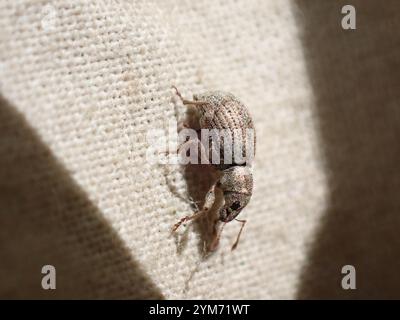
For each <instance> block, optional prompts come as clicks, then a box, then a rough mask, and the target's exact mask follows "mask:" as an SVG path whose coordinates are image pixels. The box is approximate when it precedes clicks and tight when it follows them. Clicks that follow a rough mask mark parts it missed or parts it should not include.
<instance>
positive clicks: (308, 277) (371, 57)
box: [293, 0, 400, 299]
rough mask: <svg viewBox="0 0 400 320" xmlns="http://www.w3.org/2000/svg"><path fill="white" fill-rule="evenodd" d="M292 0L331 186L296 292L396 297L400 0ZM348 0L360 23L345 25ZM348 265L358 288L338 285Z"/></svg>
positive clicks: (399, 288)
mask: <svg viewBox="0 0 400 320" xmlns="http://www.w3.org/2000/svg"><path fill="white" fill-rule="evenodd" d="M293 4H294V6H293V8H294V12H295V14H296V18H297V21H298V24H299V26H300V28H301V29H302V35H301V37H302V38H301V40H302V45H303V48H304V55H305V58H306V63H307V68H308V72H309V77H310V81H311V84H312V87H313V90H314V94H315V99H316V110H315V112H316V117H317V126H318V128H317V129H318V132H319V134H320V146H321V148H322V156H323V161H324V164H325V171H326V174H327V181H328V192H329V195H328V200H327V209H326V212H325V213H324V216H323V218H322V221H321V222H320V227H319V229H318V230H317V231H316V234H315V236H314V239H313V244H312V245H311V249H310V251H309V253H308V258H307V261H306V263H305V266H304V268H303V271H302V276H301V279H300V285H299V288H298V294H297V297H298V298H302V299H308V298H323V299H324V298H334V299H336V298H337V299H347V298H400V276H399V272H400V236H399V234H400V90H399V88H400V59H399V56H400V34H399V30H400V19H399V18H398V14H397V13H398V12H399V10H400V2H399V1H396V0H388V1H385V2H379V1H375V0H357V1H355V0H352V1H316V0H295V1H293ZM346 4H352V5H353V6H354V7H355V8H356V23H357V29H356V30H343V29H342V27H341V19H342V17H343V16H344V15H343V14H341V8H342V7H343V6H344V5H346ZM344 265H353V266H354V267H355V268H356V288H357V289H356V290H343V289H342V286H341V281H342V278H343V276H344V275H343V274H342V273H341V270H342V267H343V266H344Z"/></svg>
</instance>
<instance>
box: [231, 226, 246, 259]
mask: <svg viewBox="0 0 400 320" xmlns="http://www.w3.org/2000/svg"><path fill="white" fill-rule="evenodd" d="M235 220H236V221H238V222H240V223H241V224H242V226H241V227H240V231H239V233H238V235H237V238H236V241H235V243H234V244H233V246H232V248H231V251H232V250H235V249H236V247H237V245H238V243H239V239H240V235H241V234H242V231H243V228H244V225H245V224H246V222H247V220H239V219H235Z"/></svg>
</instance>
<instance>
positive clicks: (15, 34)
mask: <svg viewBox="0 0 400 320" xmlns="http://www.w3.org/2000/svg"><path fill="white" fill-rule="evenodd" d="M347 2H351V3H352V4H353V5H354V6H355V7H356V10H357V29H356V30H350V31H345V30H343V29H342V28H341V19H342V17H343V15H342V14H341V7H342V6H343V5H344V4H347ZM347 2H342V1H334V2H333V1H319V0H318V1H317V0H293V1H290V0H280V1H273V0H260V1H245V0H243V1H225V0H224V1H214V0H210V1H208V0H199V1H178V2H175V1H136V0H130V1H122V0H121V1H116V0H115V1H112V0H110V1H106V0H100V1H84V0H80V1H78V0H74V1H69V0H68V1H64V0H62V1H57V2H52V1H33V0H32V1H22V0H21V1H2V2H1V5H0V92H1V108H0V210H1V211H0V297H2V298H141V299H147V298H167V299H177V298H191V299H205V298H209V299H227V298H232V299H244V298H252V299H277V298H285V299H286V298H288V299H291V298H315V297H322V298H352V297H384V296H386V297H400V280H399V279H400V277H399V276H398V270H399V265H400V260H399V257H398V255H399V249H400V237H399V232H398V230H399V226H400V211H399V209H400V178H399V177H400V175H399V171H398V169H399V163H400V161H399V160H400V152H399V136H400V115H399V108H400V105H399V96H400V91H399V84H400V81H399V80H400V65H399V54H400V41H399V37H398V30H400V28H399V27H400V19H399V18H398V14H397V13H398V10H399V9H400V3H399V2H398V1H395V0H392V1H385V2H379V1H375V0H368V1H366V0H364V1H347ZM171 85H175V86H177V87H178V88H179V89H180V90H181V92H182V94H183V95H184V96H185V97H188V98H190V97H191V95H192V94H194V93H199V92H202V91H204V90H225V91H229V92H231V93H233V94H235V95H236V96H237V97H239V98H240V99H241V100H242V101H243V103H245V105H247V106H248V108H249V110H250V113H251V114H252V115H253V117H254V121H255V126H256V130H257V139H258V141H257V154H256V159H255V164H254V181H255V182H254V183H255V184H254V192H253V197H252V200H251V202H250V204H249V205H248V206H247V207H246V209H245V210H244V211H243V212H242V213H241V215H240V216H241V217H242V218H243V219H247V220H248V223H247V225H246V227H245V229H244V232H243V235H242V239H241V242H240V244H239V246H238V248H237V249H236V250H235V251H233V252H231V251H230V246H231V244H232V243H233V241H234V239H235V236H236V234H237V232H238V231H239V228H240V225H239V224H238V223H235V222H232V223H230V224H228V225H227V226H226V228H225V232H224V234H223V236H222V239H221V243H220V247H219V249H218V251H217V252H216V253H214V254H213V255H212V256H210V257H208V258H207V259H205V260H202V247H203V241H204V239H205V238H206V234H207V233H206V232H204V230H203V229H204V228H202V227H201V226H202V225H203V226H204V225H206V224H207V220H204V221H200V222H195V223H193V224H192V225H190V224H188V225H187V226H186V227H183V228H182V229H181V230H180V231H179V233H178V236H175V237H174V236H171V234H170V230H171V227H172V225H173V224H174V223H175V222H177V220H178V219H179V218H181V217H183V216H185V215H187V214H189V213H191V212H193V208H192V207H191V206H190V205H189V204H188V203H187V201H185V199H188V198H189V196H192V197H196V196H197V197H199V196H201V195H202V194H203V195H204V191H205V190H206V188H207V186H209V185H210V183H211V182H212V181H211V180H210V176H209V175H207V174H203V173H201V172H202V171H201V170H203V169H200V168H199V169H197V168H191V169H190V172H189V173H188V172H187V171H184V170H183V169H182V168H180V167H178V166H165V165H159V164H150V163H148V162H147V161H146V150H147V148H148V147H149V145H148V141H147V140H146V132H147V131H148V130H150V129H153V128H161V129H165V128H167V127H168V123H169V121H175V122H176V121H177V120H180V119H182V117H184V114H185V108H184V107H183V105H182V104H181V103H180V102H179V100H178V99H176V96H175V95H174V92H173V90H171ZM171 186H173V187H171ZM47 264H50V265H54V266H55V267H56V272H57V273H56V274H57V289H56V290H47V291H46V290H43V289H42V288H41V279H42V277H43V275H42V274H41V269H42V266H43V265H47ZM347 264H350V265H354V266H355V268H356V270H357V290H354V291H345V290H343V289H342V288H341V285H340V283H341V278H342V276H343V275H342V274H341V269H342V266H344V265H347Z"/></svg>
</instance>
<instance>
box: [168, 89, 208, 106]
mask: <svg viewBox="0 0 400 320" xmlns="http://www.w3.org/2000/svg"><path fill="white" fill-rule="evenodd" d="M172 88H174V89H175V91H176V94H177V96H178V97H179V98H180V99H181V101H182V103H183V104H185V105H196V106H202V105H205V104H207V102H205V101H193V100H186V99H185V98H183V97H182V95H181V93H180V92H179V90H178V89H177V88H176V87H175V86H172Z"/></svg>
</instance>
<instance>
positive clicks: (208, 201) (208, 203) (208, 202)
mask: <svg viewBox="0 0 400 320" xmlns="http://www.w3.org/2000/svg"><path fill="white" fill-rule="evenodd" d="M215 186H216V185H215V184H214V185H213V186H212V187H211V188H210V190H209V191H208V192H207V194H206V198H205V200H204V205H203V208H202V209H201V210H200V211H197V212H195V213H194V214H192V215H190V216H186V217H183V218H182V219H181V220H179V221H178V222H177V223H176V224H175V225H174V227H173V228H172V232H175V231H176V230H177V229H178V228H179V227H180V226H181V224H182V223H184V222H185V221H189V220H195V219H197V218H199V217H200V216H202V215H203V214H205V213H207V212H208V211H209V210H210V209H211V207H212V206H213V204H214V201H215Z"/></svg>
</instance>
